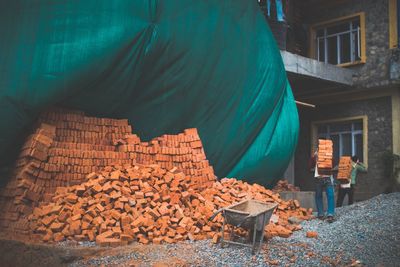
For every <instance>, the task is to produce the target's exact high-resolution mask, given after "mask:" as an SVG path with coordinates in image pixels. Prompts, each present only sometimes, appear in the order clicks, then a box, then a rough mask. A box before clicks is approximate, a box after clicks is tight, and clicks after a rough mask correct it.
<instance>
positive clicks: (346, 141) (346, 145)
mask: <svg viewBox="0 0 400 267" xmlns="http://www.w3.org/2000/svg"><path fill="white" fill-rule="evenodd" d="M341 137H342V156H352V154H353V153H352V151H353V149H352V141H351V134H350V133H348V134H342V135H341Z"/></svg>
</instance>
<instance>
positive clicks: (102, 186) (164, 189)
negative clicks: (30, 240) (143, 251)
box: [29, 164, 311, 246]
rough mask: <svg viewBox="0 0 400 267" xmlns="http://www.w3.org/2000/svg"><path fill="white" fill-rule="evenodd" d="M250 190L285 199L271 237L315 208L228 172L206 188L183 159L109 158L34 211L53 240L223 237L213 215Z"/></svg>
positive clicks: (36, 231) (39, 234) (41, 235)
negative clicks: (111, 161)
mask: <svg viewBox="0 0 400 267" xmlns="http://www.w3.org/2000/svg"><path fill="white" fill-rule="evenodd" d="M248 198H252V199H257V200H261V201H264V202H271V203H278V207H277V210H276V211H275V216H276V217H278V220H277V221H276V222H275V223H271V224H270V225H269V226H268V227H267V228H266V229H265V231H266V236H267V237H272V236H281V237H288V236H290V235H291V234H292V232H293V231H295V230H299V229H301V226H299V225H294V224H290V223H289V222H288V218H289V217H293V216H295V217H297V218H299V219H309V218H310V216H311V210H306V209H304V208H301V207H300V205H299V202H298V201H295V200H294V201H293V200H291V201H283V200H282V199H281V198H280V197H279V194H276V193H274V192H272V191H270V190H268V189H266V188H264V187H262V186H260V185H257V184H254V185H249V184H247V183H245V182H243V181H238V180H236V179H226V178H225V179H222V181H221V182H214V183H213V185H212V186H211V187H209V188H207V189H204V190H198V189H193V188H191V180H190V177H188V176H186V175H185V174H183V173H182V172H179V171H178V170H177V168H176V167H174V168H173V169H171V170H166V169H164V168H162V167H160V166H158V165H155V164H153V165H138V164H136V165H133V166H131V165H126V166H118V165H114V166H108V167H106V168H104V170H103V171H100V172H98V173H91V174H89V175H88V176H87V181H86V182H84V183H82V184H79V185H75V186H71V187H61V188H58V190H57V192H56V194H55V196H54V197H53V198H52V201H51V202H50V203H42V205H40V207H38V208H35V210H34V211H33V214H32V215H31V216H29V219H30V222H31V224H30V226H31V229H32V231H33V234H32V236H33V237H36V239H39V240H43V241H45V242H53V241H54V242H59V241H63V240H66V239H68V240H76V241H83V240H89V241H96V243H97V244H98V245H101V246H118V245H124V244H128V243H129V242H131V241H138V242H140V243H143V244H148V243H150V242H152V243H156V244H160V243H175V242H178V241H181V240H186V239H190V240H200V239H205V238H213V240H214V242H217V241H218V239H219V238H220V232H219V231H220V228H221V226H222V221H223V218H222V216H221V215H219V216H217V217H216V218H215V219H214V220H213V221H212V222H209V221H208V219H209V218H210V217H211V216H212V215H213V213H214V212H215V211H216V210H218V209H219V208H221V207H226V206H228V205H231V204H233V203H235V202H239V201H242V200H244V199H248ZM236 233H238V234H242V235H243V234H246V231H245V230H244V229H237V231H236Z"/></svg>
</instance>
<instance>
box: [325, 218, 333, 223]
mask: <svg viewBox="0 0 400 267" xmlns="http://www.w3.org/2000/svg"><path fill="white" fill-rule="evenodd" d="M326 221H327V222H328V223H333V222H334V221H335V218H333V216H328V217H327V218H326Z"/></svg>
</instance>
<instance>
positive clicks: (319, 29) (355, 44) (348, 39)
mask: <svg viewBox="0 0 400 267" xmlns="http://www.w3.org/2000/svg"><path fill="white" fill-rule="evenodd" d="M311 29H312V32H311V36H312V38H313V39H312V41H311V52H312V53H313V55H314V57H315V58H316V59H317V60H318V61H321V62H324V63H329V64H333V65H351V64H357V63H363V62H365V30H364V29H365V17H364V13H358V14H355V15H352V16H347V17H344V18H339V19H335V20H331V21H327V22H323V23H318V24H315V25H313V26H312V27H311Z"/></svg>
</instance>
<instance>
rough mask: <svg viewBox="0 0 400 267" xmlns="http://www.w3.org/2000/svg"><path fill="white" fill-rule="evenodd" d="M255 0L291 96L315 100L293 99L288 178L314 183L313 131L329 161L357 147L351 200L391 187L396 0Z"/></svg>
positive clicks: (398, 142)
mask: <svg viewBox="0 0 400 267" xmlns="http://www.w3.org/2000/svg"><path fill="white" fill-rule="evenodd" d="M259 3H260V5H261V6H262V10H263V11H264V12H265V14H266V17H267V20H268V22H269V24H270V25H271V30H272V31H273V33H274V36H275V37H276V39H277V43H278V45H279V47H280V49H281V54H282V57H283V60H284V63H285V66H286V71H287V74H288V78H289V81H290V83H291V86H292V89H293V93H294V95H295V98H296V100H298V101H302V102H306V103H311V104H314V105H315V106H316V107H315V108H310V107H307V106H298V111H299V119H300V134H299V141H298V146H297V150H296V153H295V156H294V159H293V161H292V163H291V165H290V166H289V170H288V171H287V174H286V175H287V176H291V177H288V178H289V180H292V182H294V184H295V185H297V186H299V187H300V188H301V189H302V190H313V189H314V180H313V175H312V173H310V171H309V168H308V161H309V158H310V156H311V154H312V152H313V150H314V149H315V147H316V144H317V140H318V138H329V139H331V140H332V141H333V143H334V164H337V163H338V160H339V158H340V157H341V156H352V155H357V156H358V157H359V158H360V159H361V160H362V161H363V162H364V163H365V164H366V165H367V167H368V172H367V173H365V174H360V175H359V176H358V179H357V190H356V195H355V199H356V200H363V199H367V198H370V197H372V196H375V195H378V194H380V193H384V192H390V191H392V190H396V188H397V187H398V183H399V178H398V177H397V176H396V173H395V172H396V167H395V166H396V164H398V158H399V155H400V48H399V28H400V25H399V24H400V22H399V13H400V11H399V6H400V1H399V0H380V1H376V0H336V1H328V0H303V1H295V0H293V1H290V0H287V1H285V0H276V1H273V0H269V1H268V0H264V1H263V0H261V1H259ZM273 9H275V11H274V10H273ZM280 13H283V15H282V14H281V15H280V16H278V15H279V14H280ZM396 179H397V182H396Z"/></svg>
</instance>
